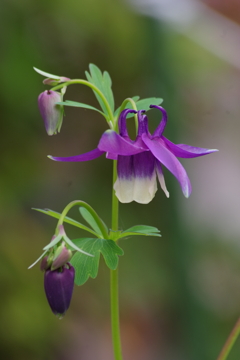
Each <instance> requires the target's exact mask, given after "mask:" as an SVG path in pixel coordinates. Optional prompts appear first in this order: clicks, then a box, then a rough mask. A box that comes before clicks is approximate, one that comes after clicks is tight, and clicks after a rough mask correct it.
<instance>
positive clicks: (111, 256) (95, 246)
mask: <svg viewBox="0 0 240 360" xmlns="http://www.w3.org/2000/svg"><path fill="white" fill-rule="evenodd" d="M72 241H73V242H74V243H75V244H76V245H77V246H78V247H80V248H81V249H82V250H84V251H86V252H89V253H91V254H93V255H94V257H90V256H86V255H83V254H81V253H75V254H74V256H73V257H72V259H71V261H70V262H71V264H72V265H73V266H74V268H75V283H76V284H77V285H82V284H84V283H85V282H86V281H87V280H88V278H89V277H91V278H93V279H95V278H96V276H97V273H98V266H99V258H100V253H102V255H103V257H104V260H105V262H106V265H107V266H108V267H109V268H110V269H112V270H115V269H116V268H117V266H118V256H121V255H123V250H122V249H121V248H120V247H119V246H118V245H116V243H115V242H114V241H112V240H105V239H91V238H81V239H76V240H72Z"/></svg>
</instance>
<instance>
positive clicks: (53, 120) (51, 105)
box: [38, 90, 63, 136]
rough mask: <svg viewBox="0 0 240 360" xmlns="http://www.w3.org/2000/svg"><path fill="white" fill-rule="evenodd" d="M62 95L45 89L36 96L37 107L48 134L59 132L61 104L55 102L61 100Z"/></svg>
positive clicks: (61, 119)
mask: <svg viewBox="0 0 240 360" xmlns="http://www.w3.org/2000/svg"><path fill="white" fill-rule="evenodd" d="M62 97H63V95H62V94H60V93H58V92H57V91H52V90H45V91H44V92H42V93H41V94H40V95H39V97H38V107H39V110H40V113H41V115H42V118H43V120H44V124H45V128H46V131H47V133H48V135H50V136H51V135H54V134H57V132H60V129H61V126H62V121H63V105H57V104H56V103H58V102H61V101H62Z"/></svg>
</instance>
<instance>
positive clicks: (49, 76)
mask: <svg viewBox="0 0 240 360" xmlns="http://www.w3.org/2000/svg"><path fill="white" fill-rule="evenodd" d="M33 69H34V70H35V71H36V72H37V73H38V74H40V75H43V76H46V77H47V78H50V79H59V78H60V76H57V75H53V74H50V73H47V72H45V71H42V70H40V69H37V68H35V67H34V68H33Z"/></svg>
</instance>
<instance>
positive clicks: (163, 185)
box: [156, 162, 169, 198]
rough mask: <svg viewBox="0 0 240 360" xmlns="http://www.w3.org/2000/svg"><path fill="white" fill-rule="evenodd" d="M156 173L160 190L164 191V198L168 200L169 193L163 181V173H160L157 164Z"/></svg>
mask: <svg viewBox="0 0 240 360" xmlns="http://www.w3.org/2000/svg"><path fill="white" fill-rule="evenodd" d="M156 171H157V176H158V180H159V183H160V186H161V188H162V190H163V191H164V193H165V195H166V197H167V198H169V192H168V190H167V187H166V184H165V179H164V176H163V172H162V167H161V164H160V163H159V162H157V166H156Z"/></svg>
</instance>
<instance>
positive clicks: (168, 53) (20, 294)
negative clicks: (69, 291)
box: [0, 0, 240, 360]
mask: <svg viewBox="0 0 240 360" xmlns="http://www.w3.org/2000/svg"><path fill="white" fill-rule="evenodd" d="M204 2H205V3H206V2H207V1H204ZM223 3H224V2H222V1H219V2H214V1H209V4H210V5H211V6H213V7H214V6H216V5H219V8H218V9H216V10H218V11H222V13H223V15H224V14H226V15H228V16H231V15H232V16H233V15H235V14H237V13H239V12H237V10H239V4H238V2H235V1H229V2H228V6H225V7H224V6H222V7H221V6H220V5H222V4H223ZM225 5H226V2H225ZM234 21H235V22H236V23H235V24H236V27H238V26H237V21H239V19H238V18H236V17H235V18H234ZM207 25H209V24H207ZM221 31H222V30H221V28H219V32H221ZM223 36H224V33H223ZM0 49H1V57H0V74H1V88H0V111H1V123H0V124H1V148H2V150H1V177H0V185H1V186H0V189H1V190H0V210H1V217H0V224H1V227H0V229H1V242H0V244H1V248H0V250H1V251H0V284H1V297H0V299H1V300H0V305H1V306H0V319H1V322H0V323H1V326H0V357H1V359H11V360H15V359H18V360H30V359H31V360H48V359H51V360H54V359H58V360H65V359H68V360H75V359H76V360H77V359H78V360H92V359H97V360H111V359H113V355H112V347H111V333H110V317H109V273H108V270H107V269H106V267H105V265H104V263H103V262H102V263H101V266H100V270H99V275H98V277H97V278H96V279H95V280H92V279H91V280H89V281H88V282H87V283H86V284H85V285H84V286H82V287H78V288H77V287H75V290H74V295H73V299H72V304H71V307H70V309H69V311H68V313H67V315H66V316H65V317H64V319H63V320H61V321H59V320H58V319H57V318H55V317H54V315H53V314H52V313H51V311H50V308H49V306H48V304H47V301H46V298H45V294H44V291H43V274H42V273H41V272H40V271H39V270H38V266H36V267H34V268H33V269H32V270H27V267H28V266H29V265H30V264H31V263H32V262H33V261H34V260H35V259H36V258H37V257H38V256H39V255H40V253H41V249H42V248H43V246H44V245H45V244H47V243H48V242H49V240H50V239H51V237H52V235H53V232H54V229H55V226H56V221H55V220H54V219H52V218H48V217H47V216H45V215H43V214H40V213H37V212H34V211H33V210H31V208H32V207H38V208H46V207H47V208H50V209H53V210H55V211H59V212H61V211H62V209H63V208H64V207H65V205H66V204H67V203H68V202H70V201H72V200H74V199H82V200H84V201H87V202H88V203H90V204H91V205H92V206H93V207H94V208H95V209H96V211H97V212H98V213H100V214H101V216H102V217H103V219H104V220H105V221H106V223H107V224H108V225H109V226H110V206H111V186H112V185H111V172H112V169H111V161H109V160H106V159H105V158H104V157H101V158H99V159H97V160H95V161H92V162H87V163H56V162H52V161H50V160H49V159H48V158H47V155H48V154H51V155H56V156H70V155H76V154H80V153H83V152H86V151H89V150H91V149H93V148H94V147H96V145H97V143H98V140H99V138H100V136H101V134H102V132H103V131H105V130H106V124H105V122H104V121H103V118H101V117H100V115H99V114H97V113H93V112H91V111H90V110H89V111H88V110H84V109H74V108H67V109H66V116H65V118H64V123H63V127H62V131H61V133H60V134H59V135H58V136H53V137H48V136H47V135H46V133H45V129H44V126H43V121H42V119H41V117H40V114H39V112H38V107H37V97H38V95H39V93H40V92H42V91H44V89H45V87H44V85H43V84H42V80H43V78H42V77H41V76H40V75H38V74H37V73H35V72H34V71H33V66H35V67H37V68H40V69H42V70H44V71H47V72H50V73H53V74H58V75H61V76H67V77H70V78H84V71H85V70H87V69H88V64H89V63H94V64H96V65H97V66H98V67H100V69H102V70H107V71H108V72H109V73H110V75H111V77H112V80H113V91H114V94H115V102H116V106H119V105H120V103H121V102H122V100H123V99H124V98H126V97H129V96H134V95H139V96H140V97H141V98H144V97H151V96H156V97H162V98H163V99H164V103H163V106H164V107H165V108H166V109H167V111H168V115H169V122H168V126H167V129H166V132H165V134H166V136H167V137H169V138H170V140H172V141H173V142H176V143H186V144H191V145H195V146H200V147H208V148H218V149H220V152H219V153H217V154H212V155H209V156H207V157H203V158H199V159H189V160H187V161H182V163H183V164H184V166H186V169H187V171H188V173H189V176H190V179H191V181H192V186H193V193H192V195H191V197H190V198H189V199H188V200H186V199H185V198H184V197H183V195H182V193H181V190H180V188H179V185H178V183H177V181H176V180H175V178H174V177H173V176H172V175H171V174H168V173H167V172H165V174H166V183H167V187H168V188H169V190H170V194H171V196H170V199H166V198H165V195H164V193H163V192H162V191H161V190H159V191H158V192H157V194H156V196H155V198H154V200H153V201H152V202H151V203H150V204H149V205H139V204H135V203H131V204H122V205H121V206H120V226H121V228H123V229H126V228H128V227H130V226H132V225H134V224H141V223H143V224H148V225H152V226H157V227H158V228H160V229H161V232H162V238H160V239H158V238H146V239H145V238H144V239H143V238H132V239H129V240H123V241H122V243H121V244H120V245H121V246H122V247H123V249H124V251H125V256H124V257H123V258H121V259H120V307H121V331H122V342H123V354H124V359H125V360H135V359H136V360H145V359H147V360H159V359H160V360H182V359H184V360H203V359H204V360H210V359H215V358H216V357H217V355H218V353H219V352H220V349H221V347H222V345H223V343H224V341H225V339H226V337H227V336H228V334H229V332H230V330H231V328H232V327H233V325H234V323H235V322H236V320H237V318H238V316H239V313H240V261H239V259H240V247H239V235H240V229H239V213H240V205H239V203H240V201H239V199H240V196H239V195H240V194H239V176H240V166H239V156H238V154H239V151H240V146H239V131H240V125H239V115H240V106H239V105H240V102H239V93H240V81H239V80H240V72H239V69H238V68H237V67H233V66H231V65H230V64H228V62H226V61H223V60H221V59H219V58H218V57H216V56H215V55H213V54H211V52H209V51H207V50H204V48H203V47H201V46H199V45H198V44H197V43H196V42H194V40H193V39H192V40H190V39H189V38H188V37H187V36H185V35H183V34H180V33H178V32H176V31H175V30H173V29H172V28H171V26H168V25H167V24H166V23H165V22H161V21H159V20H156V19H153V18H151V17H150V16H145V15H144V14H140V13H138V11H137V7H136V6H135V7H134V6H131V5H130V4H128V3H127V2H125V1H120V0H116V1H113V0H102V1H97V0H88V1H86V2H85V1H75V0H68V1H63V0H51V1H49V0H48V1H46V0H42V1H30V0H21V1H17V0H1V2H0ZM238 50H239V48H238ZM65 99H66V100H75V101H81V102H86V103H89V104H92V105H93V106H95V105H96V100H95V98H94V96H93V94H92V92H91V91H90V90H89V89H88V88H84V87H81V86H72V87H70V88H69V89H68V90H67V94H66V96H65ZM150 119H151V120H150V121H151V124H152V125H151V127H152V129H153V128H154V127H155V126H156V125H157V124H158V121H159V120H160V119H159V117H157V113H156V112H152V113H151V115H150ZM71 215H72V217H74V215H75V217H76V219H77V218H78V216H79V215H78V213H77V211H76V212H75V214H74V211H72V213H70V216H71ZM66 230H67V232H68V234H69V235H72V236H74V234H75V230H74V229H71V227H67V226H66ZM239 358H240V341H238V342H237V344H236V346H235V347H234V349H233V351H232V353H231V356H230V357H229V359H231V360H238V359H239Z"/></svg>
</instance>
